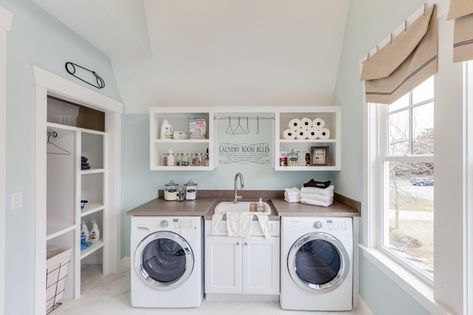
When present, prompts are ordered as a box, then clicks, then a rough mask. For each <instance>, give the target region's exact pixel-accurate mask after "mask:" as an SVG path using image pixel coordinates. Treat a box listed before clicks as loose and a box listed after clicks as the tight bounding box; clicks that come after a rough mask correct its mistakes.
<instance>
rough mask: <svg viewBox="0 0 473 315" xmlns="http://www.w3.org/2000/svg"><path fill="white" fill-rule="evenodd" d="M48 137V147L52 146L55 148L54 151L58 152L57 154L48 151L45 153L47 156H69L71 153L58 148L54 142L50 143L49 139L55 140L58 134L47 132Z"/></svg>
mask: <svg viewBox="0 0 473 315" xmlns="http://www.w3.org/2000/svg"><path fill="white" fill-rule="evenodd" d="M47 135H48V140H47V144H48V145H52V146H53V147H55V148H56V149H58V150H59V152H52V151H48V152H47V153H48V154H55V155H71V152H70V151H68V150H66V149H64V148H62V147H60V146H58V145H57V144H55V143H54V142H52V141H51V138H57V136H58V133H57V131H55V130H53V131H48V133H47Z"/></svg>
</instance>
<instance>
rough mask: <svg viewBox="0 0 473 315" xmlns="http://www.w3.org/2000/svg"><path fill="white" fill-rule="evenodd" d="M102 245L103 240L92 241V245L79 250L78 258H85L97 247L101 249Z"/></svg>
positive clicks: (96, 249)
mask: <svg viewBox="0 0 473 315" xmlns="http://www.w3.org/2000/svg"><path fill="white" fill-rule="evenodd" d="M102 247H103V241H102V240H99V241H96V242H93V243H92V246H90V247H89V248H87V249H84V250H83V251H81V253H80V259H84V258H86V257H87V256H89V255H91V254H93V253H95V252H96V251H98V250H99V249H101V248H102Z"/></svg>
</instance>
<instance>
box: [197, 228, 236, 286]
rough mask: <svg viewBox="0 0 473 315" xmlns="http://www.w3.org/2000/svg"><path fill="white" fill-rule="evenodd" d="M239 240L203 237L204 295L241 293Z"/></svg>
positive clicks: (224, 237)
mask: <svg viewBox="0 0 473 315" xmlns="http://www.w3.org/2000/svg"><path fill="white" fill-rule="evenodd" d="M241 260H242V245H241V239H239V238H232V237H226V236H206V237H205V293H232V294H237V293H241V292H242V284H241V282H242V274H241Z"/></svg>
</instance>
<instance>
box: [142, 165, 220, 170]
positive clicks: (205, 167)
mask: <svg viewBox="0 0 473 315" xmlns="http://www.w3.org/2000/svg"><path fill="white" fill-rule="evenodd" d="M151 170H153V171H211V170H213V168H212V167H211V166H153V167H152V168H151Z"/></svg>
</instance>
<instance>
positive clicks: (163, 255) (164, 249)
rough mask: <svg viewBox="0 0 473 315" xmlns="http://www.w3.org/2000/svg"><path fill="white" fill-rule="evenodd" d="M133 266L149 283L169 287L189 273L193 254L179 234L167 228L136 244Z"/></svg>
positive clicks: (162, 288)
mask: <svg viewBox="0 0 473 315" xmlns="http://www.w3.org/2000/svg"><path fill="white" fill-rule="evenodd" d="M135 269H136V272H137V273H138V276H139V277H140V278H141V279H142V280H143V281H144V282H145V283H146V284H148V285H149V286H151V287H153V288H156V289H160V290H172V289H175V288H177V287H179V286H181V285H182V284H183V283H184V282H185V281H186V280H187V279H189V277H190V276H191V274H192V271H193V269H194V254H193V252H192V248H191V247H190V246H189V244H188V243H187V241H186V240H185V239H184V238H183V237H182V236H180V235H178V234H176V233H174V232H169V231H159V232H155V233H153V234H150V235H149V236H147V237H146V238H145V239H144V240H143V241H141V243H140V244H139V245H138V247H137V249H136V252H135Z"/></svg>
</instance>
